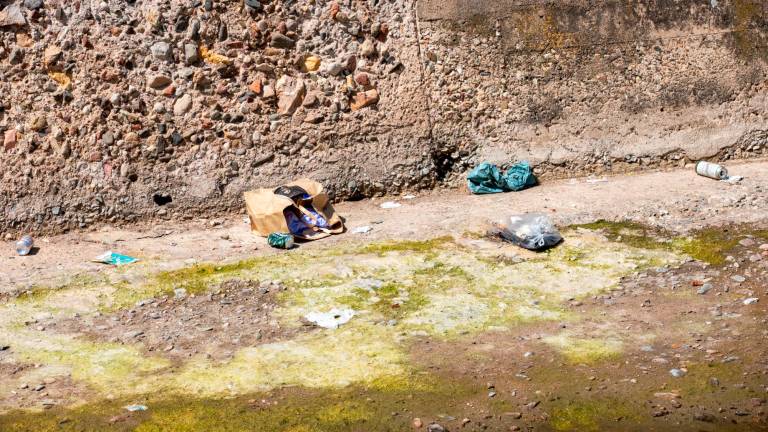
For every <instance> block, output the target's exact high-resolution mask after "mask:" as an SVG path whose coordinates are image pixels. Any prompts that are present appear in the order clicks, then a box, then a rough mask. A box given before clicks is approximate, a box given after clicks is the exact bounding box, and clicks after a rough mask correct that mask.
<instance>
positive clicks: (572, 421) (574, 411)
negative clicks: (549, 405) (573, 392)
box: [550, 398, 638, 432]
mask: <svg viewBox="0 0 768 432" xmlns="http://www.w3.org/2000/svg"><path fill="white" fill-rule="evenodd" d="M628 419H631V420H634V421H637V420H638V413H637V411H636V409H633V407H631V406H629V405H628V404H627V403H626V402H625V401H623V400H620V399H612V398H594V399H589V400H586V399H578V400H574V401H569V402H567V403H565V404H563V405H561V406H558V407H556V408H555V409H554V410H553V412H552V417H551V421H550V424H551V425H552V427H553V428H554V429H555V430H558V431H585V432H592V431H594V432H597V431H602V430H609V429H614V428H618V425H620V424H621V423H618V421H626V420H628ZM611 425H612V426H611Z"/></svg>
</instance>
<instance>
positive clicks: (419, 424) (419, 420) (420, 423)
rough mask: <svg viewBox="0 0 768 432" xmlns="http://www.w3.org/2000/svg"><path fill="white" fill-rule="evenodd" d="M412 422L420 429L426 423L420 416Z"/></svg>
mask: <svg viewBox="0 0 768 432" xmlns="http://www.w3.org/2000/svg"><path fill="white" fill-rule="evenodd" d="M411 424H412V425H413V427H414V428H416V429H420V428H421V427H422V426H424V423H422V421H421V419H420V418H418V417H416V418H414V419H413V421H412V422H411Z"/></svg>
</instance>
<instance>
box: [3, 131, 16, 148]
mask: <svg viewBox="0 0 768 432" xmlns="http://www.w3.org/2000/svg"><path fill="white" fill-rule="evenodd" d="M3 147H4V148H5V150H10V149H12V148H14V147H16V129H8V130H7V131H5V135H4V141H3Z"/></svg>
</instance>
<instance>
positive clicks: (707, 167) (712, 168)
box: [696, 161, 744, 184]
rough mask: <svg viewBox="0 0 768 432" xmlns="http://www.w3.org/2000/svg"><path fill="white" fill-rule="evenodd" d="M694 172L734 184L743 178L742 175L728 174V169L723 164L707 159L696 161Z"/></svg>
mask: <svg viewBox="0 0 768 432" xmlns="http://www.w3.org/2000/svg"><path fill="white" fill-rule="evenodd" d="M696 174H698V175H700V176H703V177H709V178H711V179H715V180H720V181H724V182H726V183H730V184H736V183H739V182H740V181H742V180H744V177H742V176H731V175H728V170H727V169H726V168H725V167H724V166H722V165H718V164H716V163H712V162H707V161H699V162H697V163H696Z"/></svg>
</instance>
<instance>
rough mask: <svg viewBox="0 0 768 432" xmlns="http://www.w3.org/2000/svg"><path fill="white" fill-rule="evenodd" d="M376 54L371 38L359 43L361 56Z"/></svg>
mask: <svg viewBox="0 0 768 432" xmlns="http://www.w3.org/2000/svg"><path fill="white" fill-rule="evenodd" d="M375 54H376V45H375V44H374V43H373V41H372V40H370V39H366V40H365V41H364V42H363V43H362V44H361V45H360V55H361V56H363V57H373V56H374V55H375Z"/></svg>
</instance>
